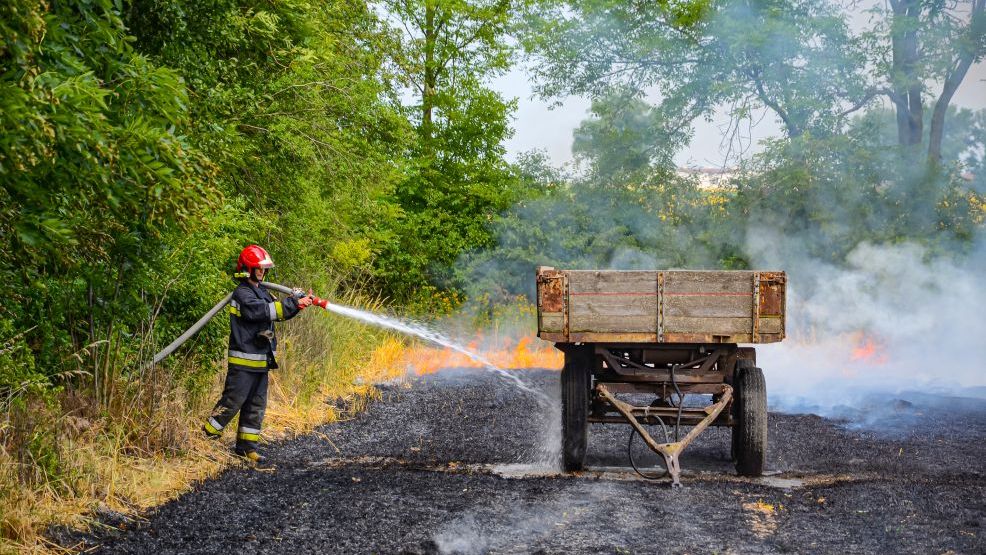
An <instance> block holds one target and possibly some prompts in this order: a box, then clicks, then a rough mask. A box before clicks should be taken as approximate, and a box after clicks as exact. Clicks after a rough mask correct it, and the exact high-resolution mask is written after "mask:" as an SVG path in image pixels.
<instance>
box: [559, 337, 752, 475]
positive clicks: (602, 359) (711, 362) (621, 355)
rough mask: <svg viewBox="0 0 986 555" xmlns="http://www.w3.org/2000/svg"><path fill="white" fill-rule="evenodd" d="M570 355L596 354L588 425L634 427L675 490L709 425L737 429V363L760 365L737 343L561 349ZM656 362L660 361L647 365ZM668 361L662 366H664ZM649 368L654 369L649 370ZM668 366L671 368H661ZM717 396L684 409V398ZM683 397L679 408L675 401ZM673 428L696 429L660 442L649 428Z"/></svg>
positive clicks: (568, 345)
mask: <svg viewBox="0 0 986 555" xmlns="http://www.w3.org/2000/svg"><path fill="white" fill-rule="evenodd" d="M557 346H558V348H559V349H561V350H562V351H565V352H570V351H572V350H573V349H579V348H581V349H591V351H592V362H591V364H592V367H591V368H586V369H585V370H587V371H588V372H589V373H590V374H591V376H592V383H591V386H590V391H591V394H590V398H589V409H588V416H587V419H586V421H587V423H602V424H629V425H630V426H631V427H632V428H633V429H634V430H635V431H636V433H637V434H639V435H640V437H641V438H642V439H643V441H644V443H645V444H646V445H647V446H648V447H649V448H650V449H651V450H653V451H654V452H655V453H657V454H659V455H660V456H661V457H662V459H663V462H664V465H665V467H666V468H667V472H668V475H669V476H670V478H671V484H672V486H674V487H677V486H680V485H681V478H680V477H681V466H680V464H679V460H678V458H679V455H680V454H681V453H682V451H684V450H685V448H687V447H688V446H689V445H690V444H691V443H692V442H693V441H694V440H695V439H696V438H697V437H698V436H699V435H700V434H701V433H702V432H703V431H705V429H706V428H708V427H709V426H734V425H735V424H736V422H735V420H734V418H733V414H732V411H730V410H727V409H729V408H731V407H732V406H733V401H734V398H733V386H732V383H733V381H734V377H733V376H734V374H735V371H736V366H737V361H738V360H747V361H750V362H754V361H755V357H756V352H755V351H754V350H753V349H751V348H743V347H739V346H737V345H735V344H722V343H717V344H674V345H647V344H639V343H634V344H607V343H600V344H591V345H581V346H580V345H570V344H560V345H557ZM645 360H654V361H661V362H646V363H645V362H644V361H645ZM662 362H663V364H662ZM648 364H652V365H651V366H648ZM661 366H666V367H663V368H662V367H661ZM624 393H653V394H655V396H656V398H657V401H655V403H654V404H651V405H647V406H635V405H632V404H630V403H628V402H626V401H623V400H620V399H618V398H617V397H616V395H617V394H624ZM691 394H703V395H712V402H711V403H710V404H708V405H706V406H684V405H682V404H681V401H682V399H683V398H684V396H685V395H691ZM675 395H677V396H678V401H677V403H674V402H673V398H674V396H675ZM665 423H671V424H672V425H673V426H674V428H675V429H676V430H677V429H678V427H680V426H691V427H692V429H691V430H690V431H689V432H688V433H687V434H686V435H685V436H684V437H683V438H681V439H677V438H676V439H675V441H666V442H658V441H656V440H655V439H654V438H653V437H651V435H650V433H649V432H648V431H647V429H646V428H644V426H646V425H655V424H661V425H662V426H663V425H664V424H665Z"/></svg>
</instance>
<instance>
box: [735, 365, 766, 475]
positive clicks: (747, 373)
mask: <svg viewBox="0 0 986 555" xmlns="http://www.w3.org/2000/svg"><path fill="white" fill-rule="evenodd" d="M733 383H734V384H735V390H736V391H735V393H736V399H735V401H734V402H733V417H734V418H735V421H736V424H735V426H733V442H732V443H733V457H734V458H735V459H736V471H737V472H738V473H739V474H740V475H741V476H761V475H763V468H764V463H765V462H766V457H767V382H766V380H764V377H763V370H761V369H760V368H757V367H756V366H753V361H747V360H742V359H741V360H737V361H736V376H735V378H734V380H733Z"/></svg>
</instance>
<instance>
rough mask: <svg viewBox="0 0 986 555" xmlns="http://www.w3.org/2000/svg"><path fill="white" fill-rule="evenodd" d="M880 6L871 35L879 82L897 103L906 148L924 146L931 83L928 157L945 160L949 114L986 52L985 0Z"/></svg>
mask: <svg viewBox="0 0 986 555" xmlns="http://www.w3.org/2000/svg"><path fill="white" fill-rule="evenodd" d="M889 6H890V9H889V11H887V10H886V9H884V8H881V7H879V6H878V7H877V8H874V10H875V11H876V12H877V13H878V14H879V15H881V16H882V19H881V21H880V23H879V24H878V25H877V27H876V28H875V29H874V30H873V31H872V32H871V33H870V34H869V35H868V37H869V39H870V41H871V42H872V43H873V45H874V50H875V51H877V52H881V53H882V55H881V58H879V59H878V62H879V64H878V67H879V68H880V81H882V82H878V86H880V87H881V90H882V91H883V93H884V94H885V95H886V96H887V97H888V98H889V99H890V101H891V102H892V103H893V105H894V108H895V110H896V114H897V136H898V141H899V144H900V145H901V146H902V147H912V146H916V145H921V144H922V143H923V142H924V141H925V137H924V129H925V122H924V119H925V118H924V110H925V102H926V101H927V99H928V97H929V88H931V87H932V85H933V84H935V83H941V91H940V92H939V93H938V94H937V96H934V97H933V98H934V100H933V102H932V106H933V107H932V116H931V119H930V121H929V126H928V136H927V148H928V162H929V163H931V164H932V165H937V164H939V163H940V162H941V160H942V139H943V136H944V132H945V118H946V116H947V114H948V108H949V106H950V104H951V102H952V98H953V96H954V95H955V92H956V91H957V90H958V88H959V85H961V84H962V81H963V80H964V79H965V76H966V74H967V73H968V72H969V68H970V67H972V64H974V63H976V62H978V61H980V60H982V59H983V56H984V55H986V0H972V1H968V2H962V1H940V0H937V1H929V0H891V1H890V4H889Z"/></svg>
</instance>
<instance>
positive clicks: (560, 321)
mask: <svg viewBox="0 0 986 555" xmlns="http://www.w3.org/2000/svg"><path fill="white" fill-rule="evenodd" d="M564 330H565V313H564V312H542V313H541V331H548V332H561V331H564Z"/></svg>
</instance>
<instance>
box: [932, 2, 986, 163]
mask: <svg viewBox="0 0 986 555" xmlns="http://www.w3.org/2000/svg"><path fill="white" fill-rule="evenodd" d="M984 8H986V0H975V2H973V4H972V10H971V14H970V20H969V30H968V36H966V37H964V39H965V40H963V41H961V42H960V43H959V44H960V46H959V55H958V59H957V60H956V61H955V63H954V64H953V65H952V69H951V71H949V72H948V76H947V77H946V78H945V85H944V87H942V92H941V95H939V96H938V100H937V101H936V102H935V109H934V111H933V112H932V114H931V132H930V135H929V137H928V163H929V164H931V165H937V164H938V163H940V162H941V143H942V137H943V136H944V134H945V114H947V113H948V105H949V104H950V103H951V102H952V96H954V95H955V91H956V90H958V88H959V85H961V84H962V80H963V79H965V76H966V73H968V72H969V68H970V67H971V66H972V62H973V61H974V60H975V59H976V57H977V55H978V54H981V52H980V50H981V48H982V47H981V46H980V45H981V44H983V34H984V33H986V16H984V13H983V11H984Z"/></svg>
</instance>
